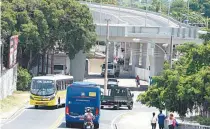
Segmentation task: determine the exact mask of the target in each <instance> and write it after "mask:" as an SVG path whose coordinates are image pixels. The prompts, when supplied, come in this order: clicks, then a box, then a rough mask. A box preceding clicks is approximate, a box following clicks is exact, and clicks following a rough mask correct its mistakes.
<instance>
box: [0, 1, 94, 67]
mask: <svg viewBox="0 0 210 129" xmlns="http://www.w3.org/2000/svg"><path fill="white" fill-rule="evenodd" d="M1 11H2V13H1V17H2V20H1V24H2V29H1V33H2V35H1V38H2V39H3V43H4V46H5V49H4V50H5V51H4V54H5V58H4V59H7V55H8V54H7V53H8V51H7V50H8V44H9V38H10V37H11V36H12V35H14V34H18V35H19V47H18V57H19V58H18V61H19V64H20V65H21V66H22V67H24V68H28V69H30V68H31V66H32V65H33V64H36V63H33V62H34V61H35V60H36V59H37V58H38V55H40V54H42V56H43V57H44V55H45V53H46V52H47V51H51V50H52V49H54V46H55V45H58V46H59V49H60V50H61V51H65V52H67V53H68V54H69V57H70V58H71V59H72V58H74V56H75V54H76V53H78V52H79V51H80V50H84V52H87V51H89V49H90V48H91V47H92V45H94V44H95V40H96V33H95V25H94V24H93V18H92V15H91V13H90V10H89V8H88V7H87V6H86V5H82V4H80V3H79V2H76V1H74V0H62V1H60V0H10V1H3V2H2V4H1ZM43 59H44V58H43ZM42 61H44V60H42Z"/></svg>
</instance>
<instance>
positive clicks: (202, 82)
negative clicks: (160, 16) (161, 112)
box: [138, 43, 210, 116]
mask: <svg viewBox="0 0 210 129" xmlns="http://www.w3.org/2000/svg"><path fill="white" fill-rule="evenodd" d="M177 49H178V50H179V51H180V52H181V53H182V54H183V56H182V57H181V58H180V59H179V60H178V61H177V62H175V63H174V64H173V68H172V69H169V68H168V67H167V66H168V64H166V65H165V68H164V71H163V72H162V73H161V75H160V76H155V77H153V80H154V83H153V84H152V86H151V88H150V89H149V90H148V91H147V92H146V93H144V94H142V95H139V98H138V99H139V100H140V101H142V103H144V104H146V105H148V106H154V107H157V108H159V109H165V108H166V109H168V110H169V111H176V112H178V113H179V115H180V116H185V114H186V113H187V112H188V111H192V110H193V109H194V108H195V107H200V106H203V107H209V104H210V67H209V66H210V44H207V45H196V44H193V43H186V44H183V45H180V46H179V47H178V48H177ZM207 110H209V111H210V109H207Z"/></svg>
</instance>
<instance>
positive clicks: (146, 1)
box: [145, 0, 147, 27]
mask: <svg viewBox="0 0 210 129" xmlns="http://www.w3.org/2000/svg"><path fill="white" fill-rule="evenodd" d="M146 26H147V0H146V16H145V27H146Z"/></svg>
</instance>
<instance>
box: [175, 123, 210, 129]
mask: <svg viewBox="0 0 210 129" xmlns="http://www.w3.org/2000/svg"><path fill="white" fill-rule="evenodd" d="M176 129H210V126H205V125H195V124H186V123H181V124H180V125H179V126H178V127H177V128H176Z"/></svg>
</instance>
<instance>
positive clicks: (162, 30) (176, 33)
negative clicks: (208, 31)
mask: <svg viewBox="0 0 210 129" xmlns="http://www.w3.org/2000/svg"><path fill="white" fill-rule="evenodd" d="M106 31H107V25H106V24H97V26H96V33H97V34H98V35H99V36H106ZM197 31H198V29H197V28H172V27H142V26H130V25H126V24H115V25H114V24H111V25H109V36H118V37H141V36H147V37H151V36H154V35H155V36H160V37H161V36H165V37H169V36H173V37H174V38H184V39H197V38H198V33H197Z"/></svg>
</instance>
